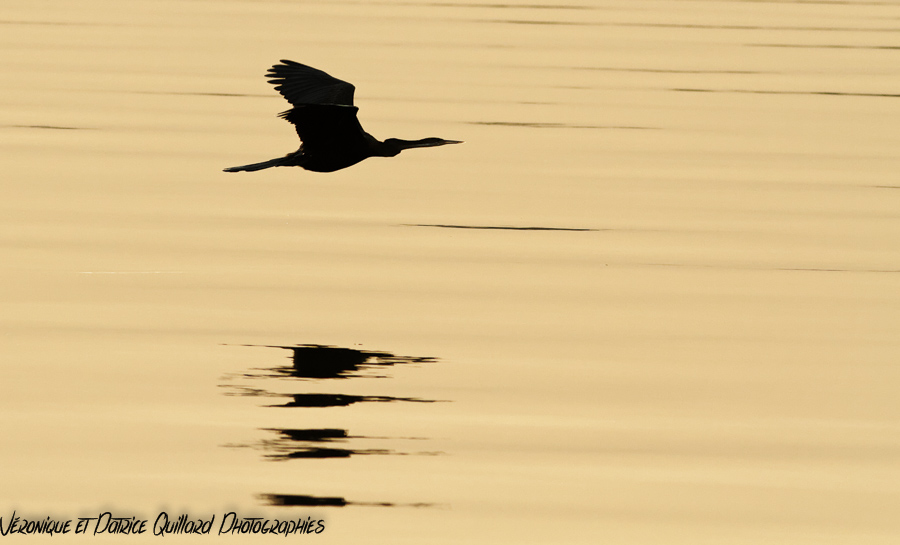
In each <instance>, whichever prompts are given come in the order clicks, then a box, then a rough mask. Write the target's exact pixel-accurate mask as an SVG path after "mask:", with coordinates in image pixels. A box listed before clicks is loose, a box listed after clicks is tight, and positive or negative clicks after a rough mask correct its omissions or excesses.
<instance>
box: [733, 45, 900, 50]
mask: <svg viewBox="0 0 900 545" xmlns="http://www.w3.org/2000/svg"><path fill="white" fill-rule="evenodd" d="M745 45H748V46H750V47H795V48H801V49H887V50H894V49H900V46H898V45H851V44H745Z"/></svg>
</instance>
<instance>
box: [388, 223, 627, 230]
mask: <svg viewBox="0 0 900 545" xmlns="http://www.w3.org/2000/svg"><path fill="white" fill-rule="evenodd" d="M403 226H404V227H440V228H442V229H491V230H501V231H502V230H506V231H578V232H584V231H609V229H585V228H577V227H515V226H504V225H453V224H442V223H404V224H403Z"/></svg>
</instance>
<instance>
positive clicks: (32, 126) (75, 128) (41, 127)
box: [4, 125, 90, 131]
mask: <svg viewBox="0 0 900 545" xmlns="http://www.w3.org/2000/svg"><path fill="white" fill-rule="evenodd" d="M4 126H5V127H10V128H15V129H53V130H61V131H85V130H90V129H88V128H87V127H64V126H62V125H4Z"/></svg>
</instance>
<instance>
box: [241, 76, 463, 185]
mask: <svg viewBox="0 0 900 545" xmlns="http://www.w3.org/2000/svg"><path fill="white" fill-rule="evenodd" d="M266 77H267V78H269V83H271V84H272V85H274V86H275V89H277V90H278V92H279V93H281V94H282V96H284V98H286V99H287V101H288V102H290V103H291V105H292V106H293V108H291V109H290V110H287V111H286V112H281V113H280V114H278V116H279V117H282V118H284V119H287V120H288V121H290V122H291V124H293V125H294V128H296V129H297V135H298V136H300V141H301V145H300V149H298V150H297V151H295V152H293V153H289V154H287V155H285V156H284V157H278V158H276V159H269V160H268V161H263V162H261V163H253V164H250V165H242V166H239V167H231V168H226V169H225V172H241V171H248V172H252V171H254V170H262V169H264V168H269V167H303V168H305V169H306V170H312V171H315V172H334V171H335V170H340V169H342V168H347V167H349V166H351V165H355V164H356V163H358V162H360V161H362V160H363V159H366V158H369V157H394V156H395V155H397V154H398V153H400V152H401V151H403V150H405V149H410V148H427V147H432V146H443V145H444V144H460V143H461V142H460V141H459V140H444V139H443V138H423V139H421V140H400V139H399V138H388V139H387V140H385V141H384V142H381V141H379V140H378V139H376V138H375V137H374V136H372V135H371V134H369V133H367V132H366V131H364V130H363V128H362V125H360V124H359V120H358V119H357V118H356V112H358V111H359V108H357V107H356V106H354V105H353V91H354V90H355V88H354V87H353V85H352V84H350V83H347V82H346V81H341V80H339V79H337V78H333V77H331V76H329V75H328V74H326V73H325V72H322V71H321V70H316V69H315V68H312V67H310V66H306V65H304V64H300V63H298V62H294V61H287V60H282V61H281V64H276V65H274V66H273V67H272V68H270V69H269V71H268V72H267V73H266Z"/></svg>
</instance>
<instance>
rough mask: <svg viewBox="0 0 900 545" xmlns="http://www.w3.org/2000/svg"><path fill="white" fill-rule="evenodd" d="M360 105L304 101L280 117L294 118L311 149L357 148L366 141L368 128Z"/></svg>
mask: <svg viewBox="0 0 900 545" xmlns="http://www.w3.org/2000/svg"><path fill="white" fill-rule="evenodd" d="M357 111H359V108H357V107H356V106H341V105H338V104H300V105H298V106H297V107H295V108H291V109H290V110H288V111H286V112H281V113H280V114H278V116H279V117H281V118H283V119H286V120H288V121H290V122H291V123H292V124H293V125H294V127H295V128H296V129H297V135H298V136H299V137H300V140H302V141H303V147H304V148H305V149H307V150H308V151H311V149H315V148H319V149H343V150H347V151H348V152H349V150H352V149H356V148H358V147H360V146H364V145H365V132H364V131H363V128H362V126H361V125H360V124H359V120H358V119H357V118H356V112H357Z"/></svg>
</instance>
